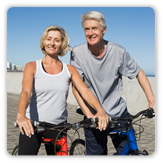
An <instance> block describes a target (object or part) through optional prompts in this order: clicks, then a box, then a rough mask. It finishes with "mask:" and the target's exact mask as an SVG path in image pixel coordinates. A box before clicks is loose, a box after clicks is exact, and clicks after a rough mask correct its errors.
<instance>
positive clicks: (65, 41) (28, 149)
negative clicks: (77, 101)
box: [17, 26, 108, 155]
mask: <svg viewBox="0 0 163 163" xmlns="http://www.w3.org/2000/svg"><path fill="white" fill-rule="evenodd" d="M40 47H41V50H42V52H43V53H44V54H45V57H44V58H43V59H41V60H39V61H35V62H30V63H27V64H26V66H25V69H24V76H23V82H22V92H21V94H20V100H19V106H18V113H17V123H18V125H19V128H20V137H19V155H34V154H37V153H38V150H39V147H40V144H41V138H42V137H48V138H49V137H51V136H53V135H52V133H51V132H52V131H51V132H50V131H48V132H45V133H41V134H37V133H34V130H33V127H32V124H31V120H32V121H44V122H47V123H50V124H54V125H58V124H61V123H64V122H65V121H66V120H67V102H66V100H67V96H68V89H69V84H70V81H72V83H73V85H74V86H75V87H76V89H77V90H78V91H79V93H80V94H81V96H82V97H83V99H84V100H85V101H87V102H88V103H89V105H91V106H92V107H93V108H94V109H95V110H96V111H97V114H96V115H95V117H98V118H99V128H100V129H101V130H102V129H105V128H106V126H107V123H108V116H107V115H106V114H105V112H104V110H103V108H102V107H101V105H100V104H99V102H98V101H97V99H96V98H95V97H94V95H93V94H92V93H91V91H89V89H88V88H87V87H86V86H85V84H84V83H83V81H82V79H81V78H80V76H79V74H78V72H77V70H76V69H75V68H74V67H73V66H70V65H66V64H65V63H62V62H61V61H60V60H59V58H58V55H60V56H64V55H65V54H66V52H67V50H71V48H70V47H69V38H68V36H67V34H66V32H65V31H64V29H62V28H59V27H57V26H50V27H48V28H46V29H45V31H44V33H43V35H42V37H41V40H40ZM31 94H32V95H31ZM46 151H47V154H49V155H50V154H54V147H52V148H51V146H46Z"/></svg>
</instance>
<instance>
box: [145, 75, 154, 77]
mask: <svg viewBox="0 0 163 163" xmlns="http://www.w3.org/2000/svg"><path fill="white" fill-rule="evenodd" d="M146 76H147V77H155V75H146Z"/></svg>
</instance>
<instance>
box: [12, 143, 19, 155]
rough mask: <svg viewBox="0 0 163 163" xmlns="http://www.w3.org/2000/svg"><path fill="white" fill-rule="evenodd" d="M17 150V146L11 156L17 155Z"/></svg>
mask: <svg viewBox="0 0 163 163" xmlns="http://www.w3.org/2000/svg"><path fill="white" fill-rule="evenodd" d="M18 149H19V146H18V145H17V146H16V147H15V148H14V150H13V151H12V155H18Z"/></svg>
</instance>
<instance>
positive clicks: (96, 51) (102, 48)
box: [88, 40, 106, 58]
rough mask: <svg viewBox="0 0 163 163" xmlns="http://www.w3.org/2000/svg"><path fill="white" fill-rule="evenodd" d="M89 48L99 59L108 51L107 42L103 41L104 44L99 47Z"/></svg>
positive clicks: (89, 46)
mask: <svg viewBox="0 0 163 163" xmlns="http://www.w3.org/2000/svg"><path fill="white" fill-rule="evenodd" d="M88 48H89V50H90V51H91V53H92V54H93V55H95V56H96V57H97V58H101V57H102V56H103V55H104V54H105V51H106V41H105V40H102V42H101V43H99V44H98V45H93V46H91V45H88Z"/></svg>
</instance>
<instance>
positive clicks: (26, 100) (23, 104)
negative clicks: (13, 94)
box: [18, 91, 30, 116]
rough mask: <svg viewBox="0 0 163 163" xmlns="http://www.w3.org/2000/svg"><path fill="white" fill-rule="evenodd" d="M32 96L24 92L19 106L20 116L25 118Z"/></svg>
mask: <svg viewBox="0 0 163 163" xmlns="http://www.w3.org/2000/svg"><path fill="white" fill-rule="evenodd" d="M29 100H30V96H29V94H28V93H27V92H24V91H22V92H21V94H20V99H19V105H18V114H19V115H21V116H25V112H26V108H27V106H28V103H29Z"/></svg>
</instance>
